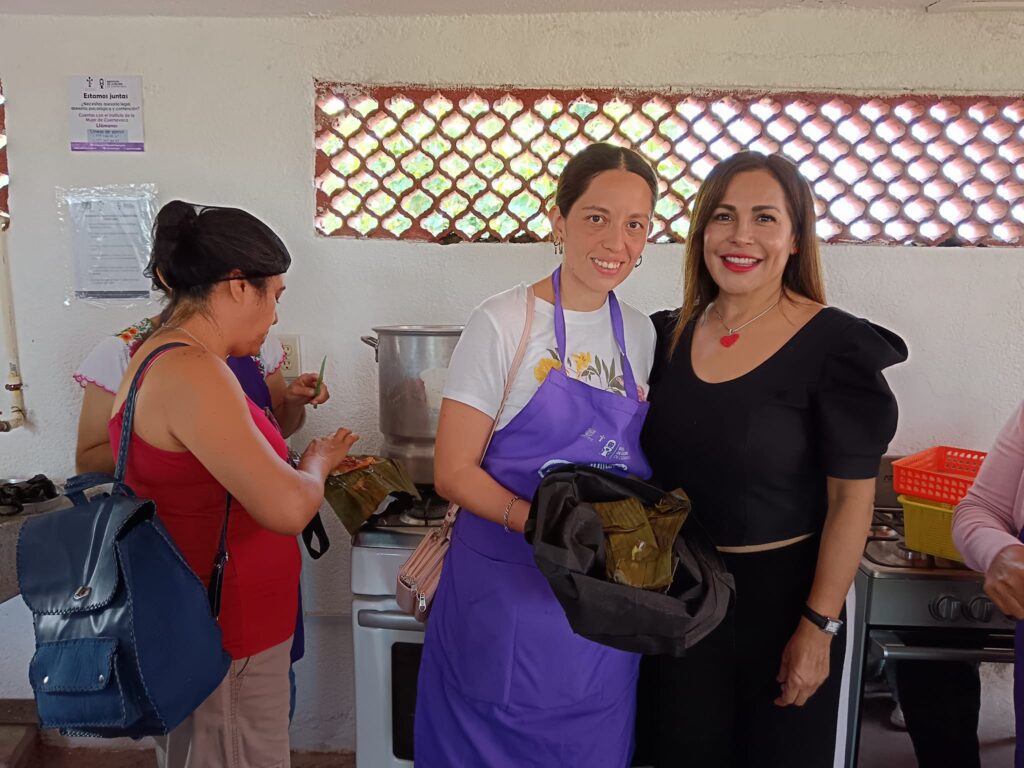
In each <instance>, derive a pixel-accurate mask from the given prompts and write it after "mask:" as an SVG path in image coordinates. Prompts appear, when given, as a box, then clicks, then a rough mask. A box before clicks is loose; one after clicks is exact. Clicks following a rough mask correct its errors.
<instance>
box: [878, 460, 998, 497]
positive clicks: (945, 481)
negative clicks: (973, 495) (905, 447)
mask: <svg viewBox="0 0 1024 768" xmlns="http://www.w3.org/2000/svg"><path fill="white" fill-rule="evenodd" d="M987 455H988V454H987V453H984V452H983V451H969V450H967V449H965V448H951V447H949V446H947V445H936V446H934V447H933V448H928V449H926V450H924V451H921V452H920V453H915V454H913V455H912V456H907V457H905V458H902V459H898V460H896V461H894V462H893V463H892V470H893V474H892V485H893V488H894V489H895V490H896V492H897V493H902V494H904V495H906V496H916V497H917V498H919V499H928V500H929V501H941V502H942V503H943V504H959V503H960V500H961V499H963V497H964V496H966V495H967V489H968V488H970V487H971V485H973V484H974V479H975V478H976V477H977V476H978V470H979V469H981V463H982V462H983V461H984V460H985V457H986V456H987Z"/></svg>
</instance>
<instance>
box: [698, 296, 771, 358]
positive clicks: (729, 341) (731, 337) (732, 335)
mask: <svg viewBox="0 0 1024 768" xmlns="http://www.w3.org/2000/svg"><path fill="white" fill-rule="evenodd" d="M781 303H782V296H779V300H778V301H776V302H775V303H774V304H772V305H771V306H770V307H768V308H767V309H764V310H762V311H761V312H759V313H758V314H756V315H754V317H752V318H750V319H749V320H747V322H745V323H743V324H742V325H737V326H736V327H735V328H730V327H729V326H728V325H726V324H725V320H723V319H722V314H721V313H720V312H719V311H718V307H716V306H715V305H714V304H712V305H711V310H712V311H713V312H714V313H715V317H717V318H718V322H720V323H721V324H722V327H723V328H725V330H726V334H725V335H724V336H721V337H719V339H718V343H719V344H721V345H722V346H723V347H731V346H732V345H733V344H735V343H736V342H737V341H739V340H740V331H742V330H743V329H744V328H746V327H747V326H748V325H750V324H751V323H752V322H754V321H755V320H760V319H761V318H762V317H764V316H765V315H767V314H768V313H769V312H771V311H772V310H773V309H775V308H776V307H777V306H779V304H781Z"/></svg>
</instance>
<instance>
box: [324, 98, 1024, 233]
mask: <svg viewBox="0 0 1024 768" xmlns="http://www.w3.org/2000/svg"><path fill="white" fill-rule="evenodd" d="M315 137H316V179H315V184H316V190H317V210H316V228H317V230H318V231H319V232H320V233H322V234H324V235H330V236H357V237H379V238H388V239H395V238H402V239H410V238H411V239H427V240H434V241H440V242H453V241H459V240H481V239H488V240H503V241H516V242H521V241H534V240H540V239H543V238H545V237H547V236H548V235H549V233H550V228H549V226H548V222H547V218H546V217H545V211H546V209H547V204H548V201H549V199H550V198H551V196H552V193H553V192H554V189H555V184H556V180H557V178H558V174H559V173H560V172H561V170H562V168H563V167H564V166H565V163H566V162H567V161H568V159H569V157H570V156H571V155H572V154H574V153H575V152H577V151H579V150H580V149H582V148H583V147H585V146H587V145H588V144H589V143H591V142H593V141H609V142H613V143H616V144H621V145H624V146H631V147H634V148H635V149H637V150H638V151H640V152H641V153H642V154H643V155H645V156H646V157H647V158H648V159H649V160H650V161H651V163H652V164H653V165H654V166H655V168H656V169H657V172H658V175H659V177H660V179H661V197H660V200H659V202H658V206H657V209H656V217H655V222H654V226H653V231H652V233H651V239H652V240H653V241H655V242H675V241H680V240H683V239H685V237H686V233H687V231H688V229H689V206H690V203H691V201H692V198H693V195H694V193H695V191H696V189H697V187H698V186H699V185H700V182H701V180H702V179H704V178H705V177H706V176H707V174H708V172H709V171H710V170H711V168H713V167H714V165H715V163H717V162H718V161H719V160H721V159H723V158H726V157H728V156H730V155H732V154H733V153H735V152H737V151H739V150H741V149H754V150H757V151H761V152H781V153H782V154H784V155H786V156H787V157H789V158H790V159H792V160H793V161H794V162H796V163H797V164H798V166H799V167H800V170H801V172H802V173H803V174H804V176H805V177H806V178H807V179H808V181H810V182H811V185H812V187H813V189H814V192H815V195H816V197H817V209H818V233H819V235H820V236H821V237H822V239H824V240H826V241H828V242H858V243H860V242H875V243H904V244H929V245H933V244H940V243H963V244H975V245H978V244H985V245H1018V244H1021V243H1022V242H1024V100H1022V99H1014V98H995V97H931V96H901V97H885V98H867V97H854V96H847V95H836V94H807V93H794V94H769V95H764V94H757V95H737V94H722V93H718V94H701V95H694V94H680V93H672V92H669V91H664V92H636V91H629V92H623V91H581V90H571V91H570V90H526V89H499V90H495V89H479V88H440V89H439V88H428V87H422V86H360V85H352V84H343V83H330V82H318V83H317V84H316V128H315Z"/></svg>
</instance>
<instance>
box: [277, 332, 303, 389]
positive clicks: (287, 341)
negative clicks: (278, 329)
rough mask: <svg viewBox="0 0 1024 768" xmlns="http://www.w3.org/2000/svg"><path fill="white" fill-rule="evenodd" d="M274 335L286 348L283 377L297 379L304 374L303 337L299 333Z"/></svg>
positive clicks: (282, 368)
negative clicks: (301, 343)
mask: <svg viewBox="0 0 1024 768" xmlns="http://www.w3.org/2000/svg"><path fill="white" fill-rule="evenodd" d="M274 335H275V336H277V340H278V341H280V342H281V346H282V347H284V364H283V365H282V366H281V375H282V376H284V377H285V378H286V379H294V378H297V377H298V375H299V374H300V373H302V352H301V350H300V346H301V345H300V342H301V337H300V336H299V334H297V333H275V334H274Z"/></svg>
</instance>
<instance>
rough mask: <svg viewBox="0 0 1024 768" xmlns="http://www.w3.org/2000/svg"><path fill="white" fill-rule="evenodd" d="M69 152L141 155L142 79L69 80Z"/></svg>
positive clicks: (89, 77)
mask: <svg viewBox="0 0 1024 768" xmlns="http://www.w3.org/2000/svg"><path fill="white" fill-rule="evenodd" d="M68 107H69V115H70V118H71V151H72V152H142V151H143V149H144V148H145V144H144V142H143V134H142V78H141V77H138V76H130V77H128V76H121V77H99V76H97V75H81V76H78V75H76V76H74V77H70V78H68Z"/></svg>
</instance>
